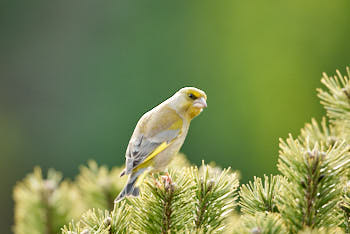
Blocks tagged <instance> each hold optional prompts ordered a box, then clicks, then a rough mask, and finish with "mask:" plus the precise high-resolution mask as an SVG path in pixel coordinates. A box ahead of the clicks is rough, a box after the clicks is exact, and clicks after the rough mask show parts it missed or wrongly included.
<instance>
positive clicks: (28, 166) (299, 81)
mask: <svg viewBox="0 0 350 234" xmlns="http://www.w3.org/2000/svg"><path fill="white" fill-rule="evenodd" d="M349 7H350V2H349V1H348V0H339V1H337V0H336V1H319V0H317V1H316V0H312V1H301V0H298V1H92V0H85V1H67V0H64V1H13V0H7V1H1V2H0V33H1V34H0V81H1V83H0V157H1V161H0V173H1V177H0V182H1V188H2V189H1V193H0V199H1V219H0V222H1V223H0V224H1V231H2V233H4V232H6V230H9V229H10V225H11V223H12V222H13V202H12V198H11V193H12V187H13V186H14V185H15V182H16V181H17V180H20V179H22V178H23V177H24V176H25V175H26V174H27V173H29V172H31V171H32V168H33V167H34V166H35V165H40V166H42V167H43V168H44V169H47V168H49V167H53V168H55V169H57V170H59V171H62V172H63V173H64V175H65V176H67V177H74V176H75V175H76V174H77V172H78V166H79V165H80V164H83V163H85V162H86V161H87V160H88V159H95V160H96V161H97V162H98V163H100V164H107V165H109V166H114V165H121V164H122V163H123V162H124V152H125V149H126V146H127V143H128V140H129V137H130V135H131V133H132V131H133V129H134V127H135V124H136V122H137V120H138V119H139V117H141V115H142V114H143V113H144V112H146V111H147V110H149V109H150V108H152V107H153V106H155V105H157V104H158V103H160V102H162V101H163V100H165V99H166V98H168V97H169V96H171V95H172V94H173V93H174V92H176V91H177V90H178V89H179V88H181V87H184V86H196V87H198V88H201V89H203V90H205V91H206V92H207V94H208V106H209V107H208V109H206V110H205V111H204V112H203V113H202V115H200V116H199V117H198V118H196V119H195V120H194V122H193V123H192V126H191V129H190V131H189V134H188V137H187V140H186V142H185V144H184V146H183V148H182V152H184V153H185V154H186V155H187V156H188V158H189V159H190V160H191V162H193V163H196V164H199V163H200V162H201V160H202V159H205V160H206V161H212V160H214V161H216V162H217V164H219V165H221V166H225V167H227V166H231V167H233V168H234V169H237V170H240V171H241V173H242V176H243V178H242V182H243V183H245V182H247V181H248V180H249V179H251V178H252V177H253V175H258V176H261V175H263V174H264V173H276V172H277V170H276V167H275V164H276V161H277V157H278V138H279V137H284V138H285V137H286V136H287V134H288V133H293V134H294V135H296V134H298V132H299V129H300V128H301V127H302V126H303V125H304V123H305V122H307V121H309V120H310V119H311V117H316V118H318V119H320V117H321V116H322V115H323V114H324V111H323V110H322V107H321V105H320V104H319V100H318V98H317V97H316V92H315V89H316V88H317V87H320V86H321V84H320V82H319V80H320V77H321V73H322V72H327V73H329V74H333V73H334V72H335V69H336V68H338V69H340V70H341V71H344V70H345V66H346V65H349V63H350V43H349V38H350V14H349V9H350V8H349ZM28 215H30V214H28Z"/></svg>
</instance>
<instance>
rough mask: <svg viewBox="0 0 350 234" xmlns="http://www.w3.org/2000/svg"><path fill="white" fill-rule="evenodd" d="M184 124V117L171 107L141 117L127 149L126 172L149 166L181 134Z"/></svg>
mask: <svg viewBox="0 0 350 234" xmlns="http://www.w3.org/2000/svg"><path fill="white" fill-rule="evenodd" d="M182 124H183V121H182V118H181V117H180V116H179V115H178V114H177V113H176V112H175V111H174V110H172V109H170V108H163V109H161V110H156V111H154V112H153V113H152V111H151V112H149V113H147V114H146V115H145V116H144V117H143V118H141V119H140V121H139V123H138V124H137V126H136V129H135V131H134V134H133V136H132V138H131V140H130V142H129V146H128V149H127V151H126V170H125V174H130V173H131V172H132V171H133V170H134V169H136V168H142V167H144V166H147V165H148V162H150V160H151V159H152V158H153V157H154V156H156V155H157V154H159V153H160V152H162V151H163V150H165V149H166V148H167V147H168V146H169V145H170V144H171V143H172V142H173V140H174V139H176V138H177V136H179V135H180V133H181V128H182ZM146 164H147V165H146Z"/></svg>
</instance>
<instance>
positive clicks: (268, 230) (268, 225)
mask: <svg viewBox="0 0 350 234" xmlns="http://www.w3.org/2000/svg"><path fill="white" fill-rule="evenodd" d="M232 231H233V233H235V234H284V233H288V232H287V229H286V226H285V225H284V223H283V220H282V218H281V217H280V215H279V214H276V213H268V214H266V213H261V212H257V213H256V214H255V215H254V216H252V215H243V216H241V217H240V218H239V220H238V222H237V224H236V227H234V229H233V230H232Z"/></svg>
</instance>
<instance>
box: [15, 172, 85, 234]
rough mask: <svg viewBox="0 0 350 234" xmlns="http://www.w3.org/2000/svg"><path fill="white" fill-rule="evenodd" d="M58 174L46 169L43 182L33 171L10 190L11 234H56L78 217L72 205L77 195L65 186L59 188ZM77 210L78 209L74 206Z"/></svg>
mask: <svg viewBox="0 0 350 234" xmlns="http://www.w3.org/2000/svg"><path fill="white" fill-rule="evenodd" d="M61 179H62V176H61V174H60V173H58V172H56V171H54V170H52V169H50V170H49V171H48V175H47V179H43V177H42V172H41V169H40V168H38V167H37V168H35V169H34V172H33V173H32V174H29V175H28V176H27V177H26V178H25V179H24V180H23V181H22V182H19V183H18V184H17V185H16V187H15V189H14V200H15V226H14V232H15V233H18V234H20V233H46V234H51V233H57V232H58V231H59V230H60V227H62V226H63V225H64V224H65V223H67V222H68V220H70V219H72V218H74V216H75V215H77V214H79V213H78V212H74V211H75V209H73V208H72V206H71V205H72V204H73V203H74V202H75V199H76V198H77V196H78V195H77V192H76V189H75V188H74V186H73V185H71V184H70V183H68V182H64V183H63V184H60V182H61ZM76 207H77V208H78V206H76Z"/></svg>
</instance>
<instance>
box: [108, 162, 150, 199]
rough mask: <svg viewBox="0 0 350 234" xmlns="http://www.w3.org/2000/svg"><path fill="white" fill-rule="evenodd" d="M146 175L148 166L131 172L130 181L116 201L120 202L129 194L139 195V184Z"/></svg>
mask: <svg viewBox="0 0 350 234" xmlns="http://www.w3.org/2000/svg"><path fill="white" fill-rule="evenodd" d="M145 175H146V168H142V169H139V170H138V171H137V172H133V173H131V175H130V176H129V179H128V182H127V183H126V185H125V187H124V189H123V190H122V191H121V192H120V193H119V195H118V197H117V198H116V199H115V200H114V202H118V201H120V200H122V199H123V198H124V197H127V196H134V197H137V196H139V195H140V189H139V187H138V186H139V185H140V184H141V182H142V180H143V179H144V177H145Z"/></svg>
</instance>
